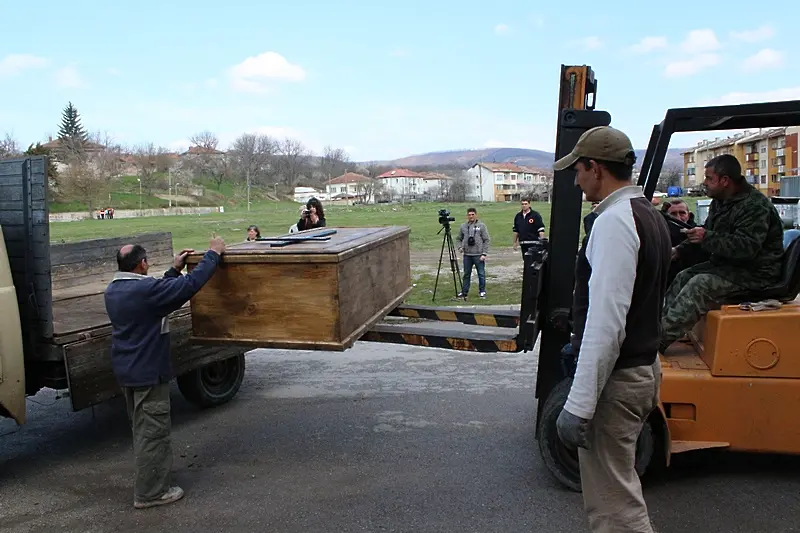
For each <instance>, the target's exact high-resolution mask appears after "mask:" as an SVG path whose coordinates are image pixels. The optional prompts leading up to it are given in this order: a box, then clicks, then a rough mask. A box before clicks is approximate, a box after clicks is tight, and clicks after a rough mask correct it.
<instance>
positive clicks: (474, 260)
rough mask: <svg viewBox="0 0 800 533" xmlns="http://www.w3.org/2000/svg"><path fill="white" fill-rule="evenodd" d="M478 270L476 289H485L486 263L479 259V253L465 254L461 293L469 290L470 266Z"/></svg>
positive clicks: (483, 290) (481, 290)
mask: <svg viewBox="0 0 800 533" xmlns="http://www.w3.org/2000/svg"><path fill="white" fill-rule="evenodd" d="M473 266H474V267H475V269H476V270H477V271H478V290H479V291H480V292H485V291H486V263H484V262H483V261H481V256H479V255H465V256H464V288H463V289H462V291H461V292H462V293H464V294H467V293H468V292H469V285H470V279H472V267H473Z"/></svg>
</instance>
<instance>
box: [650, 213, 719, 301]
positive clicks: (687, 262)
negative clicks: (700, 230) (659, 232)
mask: <svg viewBox="0 0 800 533" xmlns="http://www.w3.org/2000/svg"><path fill="white" fill-rule="evenodd" d="M661 213H663V214H664V215H669V217H672V218H674V219H677V220H680V221H681V222H683V223H684V224H687V225H689V226H691V227H693V228H694V227H696V226H697V224H696V223H695V222H694V220H692V213H691V212H690V211H689V206H688V205H686V202H684V201H683V200H680V199H678V200H670V201H669V202H664V203H663V204H662V207H661ZM667 226H668V227H669V236H670V239H671V240H672V247H673V248H675V247H677V246H679V245H680V244H681V243H683V242H684V241H685V240H686V233H685V232H684V231H682V228H681V227H680V226H678V225H677V224H673V223H671V222H670V221H669V218H667ZM696 248H697V247H691V248H684V249H683V253H682V254H681V256H680V257H676V258H674V259H673V260H672V264H671V265H670V267H669V274H668V275H667V286H669V285H670V284H671V283H672V282H673V280H674V279H675V277H676V276H677V275H678V273H679V272H680V271H681V270H684V269H686V268H689V267H690V266H692V265H694V264H697V263H700V262H702V261H705V260H707V259H708V254H707V253H703V251H702V250H700V249H696Z"/></svg>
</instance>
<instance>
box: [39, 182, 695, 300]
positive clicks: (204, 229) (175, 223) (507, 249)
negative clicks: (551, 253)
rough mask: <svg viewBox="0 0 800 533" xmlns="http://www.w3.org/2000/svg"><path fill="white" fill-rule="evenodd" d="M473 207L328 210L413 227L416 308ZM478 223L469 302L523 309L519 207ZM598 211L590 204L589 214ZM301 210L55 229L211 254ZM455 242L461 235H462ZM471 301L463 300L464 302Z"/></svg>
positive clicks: (66, 236) (500, 209)
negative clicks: (477, 262) (481, 246)
mask: <svg viewBox="0 0 800 533" xmlns="http://www.w3.org/2000/svg"><path fill="white" fill-rule="evenodd" d="M472 205H473V204H466V203H451V204H438V203H410V204H406V205H400V204H379V205H366V206H329V207H326V209H325V217H326V219H327V223H328V226H330V227H337V226H339V227H343V226H387V225H402V226H409V227H410V228H411V234H410V237H409V238H410V244H411V253H412V272H413V274H414V283H415V286H414V290H413V291H412V293H411V295H410V297H409V300H408V301H409V303H431V297H432V293H433V288H434V281H435V278H436V272H437V266H438V263H439V255H440V251H441V246H442V237H443V235H442V234H441V233H438V234H437V232H439V230H440V229H441V225H440V224H439V221H438V219H439V216H438V211H439V209H448V210H449V211H450V214H451V216H452V217H454V218H455V219H456V221H455V222H452V223H451V225H452V226H453V231H454V232H457V231H458V227H459V225H460V224H461V223H462V222H463V221H464V220H466V210H467V208H468V207H470V206H472ZM689 206H690V209H691V210H693V211H694V210H695V207H696V199H694V198H690V199H689ZM474 207H476V208H477V210H478V217H479V218H480V220H482V221H483V222H484V223H485V224H486V226H487V228H488V230H489V235H490V238H491V244H490V252H489V258H488V262H487V266H486V274H487V293H488V295H487V298H486V299H485V300H479V299H478V298H477V289H478V287H477V282H478V279H477V273H476V272H473V274H472V287H473V288H472V289H471V290H470V293H471V295H472V296H471V298H470V301H469V302H468V303H480V304H517V303H519V291H520V284H521V268H522V258H521V255H520V253H519V252H514V251H513V250H512V248H511V245H512V242H513V235H512V231H511V228H512V224H513V220H514V215H515V214H516V213H517V211H518V210H519V204H517V203H516V202H515V203H491V204H489V203H487V204H477V205H474ZM590 208H591V206H590V204H589V203H584V205H583V212H584V214H586V213H588V212H589V210H590ZM299 209H300V205H299V204H297V203H293V202H260V203H258V204H256V205H255V206H254V207H253V208H252V209H251V211H250V212H249V213H248V212H247V210H246V209H243V208H233V209H229V208H226V210H225V213H214V214H209V215H180V216H165V217H145V218H131V219H114V220H96V219H89V220H83V221H78V222H58V223H52V224H50V238H51V241H52V242H71V241H76V240H83V239H96V238H103V237H117V236H128V235H131V236H132V235H136V234H141V233H147V232H155V231H170V232H172V238H173V246H174V248H175V250H176V251H177V250H180V249H182V248H194V249H197V250H205V249H206V248H207V246H208V241H209V239H210V238H211V236H212V234H217V235H219V236H221V237H222V238H224V239H225V242H227V243H229V244H231V243H235V242H241V241H242V240H244V239H245V237H246V229H247V226H248V225H250V224H256V225H258V226H259V229H260V230H261V235H262V236H270V235H279V234H283V233H286V232H287V231H288V228H289V226H291V225H292V224H294V223H295V222H297V220H298V218H299ZM533 209H535V210H536V211H538V212H539V213H541V215H542V217H543V218H544V221H545V224H546V225H547V224H548V222H549V220H550V204H548V203H534V205H533ZM454 238H455V235H454ZM454 294H455V293H454V288H453V281H452V276H451V273H450V267H449V264H448V261H447V256H446V253H445V260H444V264H443V265H442V271H441V277H440V279H439V286H438V289H437V296H436V303H437V304H442V305H446V304H456V303H458V302H456V301H451V300H450V298H451V297H452V296H453V295H454ZM461 303H463V302H461Z"/></svg>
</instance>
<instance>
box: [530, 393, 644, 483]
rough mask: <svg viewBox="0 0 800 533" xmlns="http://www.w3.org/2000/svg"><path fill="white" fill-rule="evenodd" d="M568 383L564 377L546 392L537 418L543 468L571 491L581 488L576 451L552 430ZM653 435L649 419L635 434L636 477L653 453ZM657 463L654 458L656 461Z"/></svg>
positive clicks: (556, 431) (641, 473)
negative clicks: (545, 467)
mask: <svg viewBox="0 0 800 533" xmlns="http://www.w3.org/2000/svg"><path fill="white" fill-rule="evenodd" d="M571 385H572V380H571V379H565V380H563V381H561V382H560V383H559V384H558V385H556V386H555V387H553V390H552V391H551V392H550V395H549V396H548V397H547V399H546V400H545V402H544V405H543V407H542V412H541V414H540V416H541V420H540V421H539V435H538V440H539V452H540V454H541V456H542V460H543V461H544V464H545V466H547V469H548V470H550V473H551V474H553V476H554V477H555V478H556V479H557V480H558V481H559V482H560V483H561V484H562V485H564V486H565V487H567V488H568V489H570V490H574V491H575V492H580V491H581V473H580V466H579V462H578V452H577V451H572V450H570V449H569V448H567V447H566V446H564V443H563V442H561V439H560V438H559V436H558V430H557V429H556V420H557V419H558V415H559V414H561V410H562V409H563V408H564V404H565V403H567V396H568V395H569V389H570V387H571ZM657 448H658V447H657V446H656V435H655V434H654V432H653V426H652V423H651V420H649V419H648V420H647V421H645V423H644V426H643V427H642V431H641V433H639V439H638V441H637V443H636V463H635V467H636V473H637V474H639V476H640V477H642V476H644V474H645V473H646V472H647V470H648V468H649V466H650V464H651V462H654V461H653V458H654V456H655V455H656V450H657ZM656 462H657V461H656Z"/></svg>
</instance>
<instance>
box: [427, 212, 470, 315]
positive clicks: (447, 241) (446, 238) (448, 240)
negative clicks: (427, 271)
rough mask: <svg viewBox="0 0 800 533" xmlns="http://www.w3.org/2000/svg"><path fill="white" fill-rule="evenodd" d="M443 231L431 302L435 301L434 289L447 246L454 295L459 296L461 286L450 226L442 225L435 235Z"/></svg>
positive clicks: (437, 283) (437, 282)
mask: <svg viewBox="0 0 800 533" xmlns="http://www.w3.org/2000/svg"><path fill="white" fill-rule="evenodd" d="M443 230H444V235H443V236H442V252H441V253H440V254H439V268H438V269H437V270H436V283H434V285H433V301H436V288H437V287H438V285H439V274H440V273H441V271H442V260H443V259H444V247H445V245H447V251H448V253H449V255H450V271H451V272H452V273H453V286H454V287H455V289H456V294H457V295H458V294H461V290H462V289H463V285H462V283H461V270H460V269H459V268H458V256H457V255H456V247H455V245H454V244H453V236H452V234H451V233H450V224H443V225H442V229H440V230H439V231H438V232H436V234H437V235H438V234H439V233H441V232H442V231H443Z"/></svg>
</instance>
